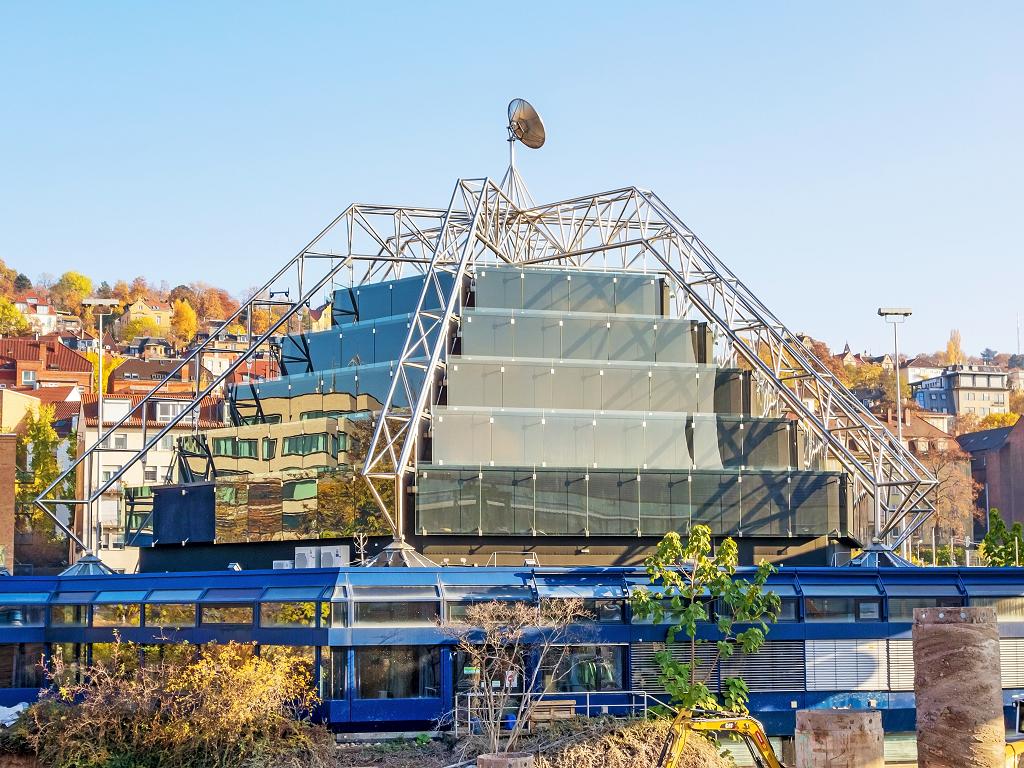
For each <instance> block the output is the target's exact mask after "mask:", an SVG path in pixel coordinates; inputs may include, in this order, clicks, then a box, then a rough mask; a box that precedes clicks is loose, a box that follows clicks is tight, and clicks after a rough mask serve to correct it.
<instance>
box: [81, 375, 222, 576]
mask: <svg viewBox="0 0 1024 768" xmlns="http://www.w3.org/2000/svg"><path fill="white" fill-rule="evenodd" d="M143 397H144V395H141V394H109V395H104V397H103V422H104V425H105V427H107V428H109V427H110V426H112V425H113V424H116V423H117V422H118V421H119V420H120V419H122V418H123V417H124V416H126V415H128V413H129V412H130V411H131V410H132V409H133V408H135V407H136V406H137V405H138V404H139V403H140V402H141V401H142V399H143ZM189 399H190V397H189V396H188V395H178V396H175V395H173V394H167V395H164V394H161V396H160V397H159V398H156V399H154V400H151V401H149V402H147V404H146V406H145V408H146V418H145V419H143V418H142V416H141V415H139V416H135V417H132V418H131V419H129V420H128V421H127V422H126V423H125V424H124V426H123V427H122V428H121V429H119V430H118V431H117V433H116V434H114V435H113V436H112V438H108V442H109V444H108V445H104V446H103V449H102V451H101V452H99V453H97V454H94V455H98V456H99V457H100V458H99V459H98V460H97V463H94V462H91V461H90V462H86V464H83V465H82V466H81V467H80V468H79V474H78V487H79V490H80V491H81V492H82V496H80V498H85V497H86V495H87V494H88V493H89V489H90V488H95V487H97V483H103V482H106V481H107V480H109V479H110V478H111V477H112V476H113V475H114V474H115V473H116V472H117V471H118V470H120V469H121V467H122V466H123V465H124V464H125V463H126V462H127V461H128V460H129V459H130V458H131V457H132V456H134V455H135V454H136V453H137V452H138V451H140V450H141V449H142V448H143V446H144V445H145V444H146V442H147V441H148V440H149V439H152V437H153V436H154V435H155V434H156V433H157V432H159V431H160V430H161V429H163V428H164V427H165V426H166V425H167V424H168V423H169V422H170V421H171V419H172V418H173V417H174V416H175V415H176V414H178V413H180V412H181V411H183V410H184V409H185V407H186V405H187V403H188V401H189ZM222 410H223V409H222V402H221V401H220V400H218V399H215V398H212V397H209V398H207V399H206V400H205V401H204V402H203V403H202V404H201V405H200V407H199V410H198V412H197V413H195V414H194V416H193V418H185V419H182V421H180V422H178V424H176V425H175V426H174V429H173V431H172V432H171V433H170V434H168V435H165V436H164V437H162V438H161V439H160V441H159V443H157V445H156V446H154V447H153V448H151V449H150V450H149V452H148V453H147V454H146V457H145V459H144V460H143V461H139V462H137V463H135V464H133V465H132V466H131V467H129V468H128V469H127V470H126V471H125V473H124V475H122V476H121V478H120V479H119V481H118V482H117V483H116V484H115V485H114V486H112V487H111V489H110V490H109V491H108V492H107V493H105V494H104V495H103V497H102V499H101V500H100V502H99V505H98V513H99V521H98V523H99V525H98V526H97V525H96V521H95V520H94V519H92V517H91V513H89V514H87V515H84V516H79V517H78V518H77V519H76V521H75V524H76V532H77V533H78V534H79V535H80V536H82V537H83V539H84V540H85V541H86V542H87V543H89V544H91V545H93V546H95V545H96V538H97V534H96V529H97V527H98V528H99V542H98V548H99V550H101V551H100V557H101V558H102V559H103V561H104V562H105V563H106V564H107V565H109V566H110V567H112V568H114V569H115V570H122V571H125V572H133V571H134V570H135V568H136V564H137V563H138V545H139V544H147V545H148V544H150V543H151V537H149V536H147V535H145V534H144V533H143V534H137V531H138V529H139V527H140V525H141V523H142V519H139V517H140V516H139V515H138V514H134V513H136V512H137V511H138V510H137V509H135V508H134V507H133V502H134V500H135V499H136V498H138V497H143V498H145V496H146V493H147V492H146V491H145V490H142V489H146V488H148V487H149V486H151V485H154V484H156V483H162V482H165V481H166V480H167V479H168V478H169V477H170V478H173V477H174V476H175V471H174V455H175V442H176V440H177V438H179V437H184V436H187V435H190V434H192V432H193V431H194V430H195V429H216V428H217V427H220V426H222V425H223V422H222V418H221V412H222ZM97 411H98V406H97V397H96V395H86V396H85V397H84V398H83V399H82V403H81V418H80V424H81V425H82V428H81V429H79V433H78V446H79V455H81V454H82V452H84V451H86V450H88V449H89V448H91V447H92V446H93V445H95V444H96V442H97V440H98V434H97V432H98V429H97V424H98V418H97ZM97 464H98V465H97ZM143 517H144V516H143ZM83 518H85V519H83Z"/></svg>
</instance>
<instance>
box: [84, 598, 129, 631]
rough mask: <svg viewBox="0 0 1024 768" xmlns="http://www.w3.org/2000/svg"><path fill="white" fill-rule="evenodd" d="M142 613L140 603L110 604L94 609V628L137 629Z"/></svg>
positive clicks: (95, 606) (94, 607)
mask: <svg viewBox="0 0 1024 768" xmlns="http://www.w3.org/2000/svg"><path fill="white" fill-rule="evenodd" d="M140 615H141V611H140V608H139V604H138V603H110V604H107V605H94V606H93V607H92V625H93V626H94V627H137V626H139V617H140Z"/></svg>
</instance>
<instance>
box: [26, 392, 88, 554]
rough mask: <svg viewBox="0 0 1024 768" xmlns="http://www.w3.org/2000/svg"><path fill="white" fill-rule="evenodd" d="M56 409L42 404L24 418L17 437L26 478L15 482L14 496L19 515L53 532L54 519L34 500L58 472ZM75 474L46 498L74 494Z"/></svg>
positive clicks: (59, 442)
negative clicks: (20, 431) (54, 423)
mask: <svg viewBox="0 0 1024 768" xmlns="http://www.w3.org/2000/svg"><path fill="white" fill-rule="evenodd" d="M54 414H55V410H54V407H53V406H52V405H41V406H39V408H37V409H34V410H31V411H29V413H28V415H27V417H26V419H25V430H24V432H23V433H22V434H21V436H20V437H19V438H18V448H17V450H18V466H20V467H24V468H25V469H26V474H27V477H28V479H27V480H26V481H25V482H21V483H18V486H17V491H16V493H15V500H16V502H17V504H18V509H19V512H20V513H21V515H22V517H23V518H25V519H27V520H29V521H30V523H31V525H32V528H33V529H41V530H44V531H47V532H49V533H50V534H51V535H52V534H53V532H54V523H53V521H52V520H51V519H50V517H49V516H48V515H47V514H46V513H45V512H43V511H42V510H41V509H39V508H38V507H37V506H36V505H35V504H33V503H32V502H33V500H35V498H36V497H38V496H39V494H41V493H42V492H43V491H44V490H46V488H48V487H49V485H50V484H51V483H52V482H53V481H54V480H56V479H57V478H58V477H59V476H60V473H61V467H60V460H59V458H58V455H59V453H60V451H61V450H62V447H63V445H64V443H65V439H63V438H61V437H60V435H58V434H57V430H56V429H55V428H54V426H53V420H54ZM74 484H75V479H74V474H72V475H71V476H69V477H68V478H67V479H65V481H64V483H63V485H62V486H58V487H57V488H56V489H54V491H52V492H51V493H50V495H49V497H48V498H53V499H70V498H74V495H75V494H74V491H75V487H74Z"/></svg>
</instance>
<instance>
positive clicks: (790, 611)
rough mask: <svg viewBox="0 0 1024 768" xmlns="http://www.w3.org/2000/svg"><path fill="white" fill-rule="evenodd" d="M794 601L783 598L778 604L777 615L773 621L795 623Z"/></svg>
mask: <svg viewBox="0 0 1024 768" xmlns="http://www.w3.org/2000/svg"><path fill="white" fill-rule="evenodd" d="M797 618H798V617H797V615H796V599H795V598H791V597H788V598H787V597H784V598H782V601H781V602H780V603H779V615H778V617H777V618H776V619H775V621H777V622H779V621H796V620H797Z"/></svg>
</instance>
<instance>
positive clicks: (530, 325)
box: [515, 315, 562, 360]
mask: <svg viewBox="0 0 1024 768" xmlns="http://www.w3.org/2000/svg"><path fill="white" fill-rule="evenodd" d="M515 320H516V327H515V337H516V342H515V356H516V357H534V358H541V359H549V360H558V359H559V358H561V356H562V328H561V326H560V325H559V319H558V318H557V317H551V316H549V315H517V316H516V318H515Z"/></svg>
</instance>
